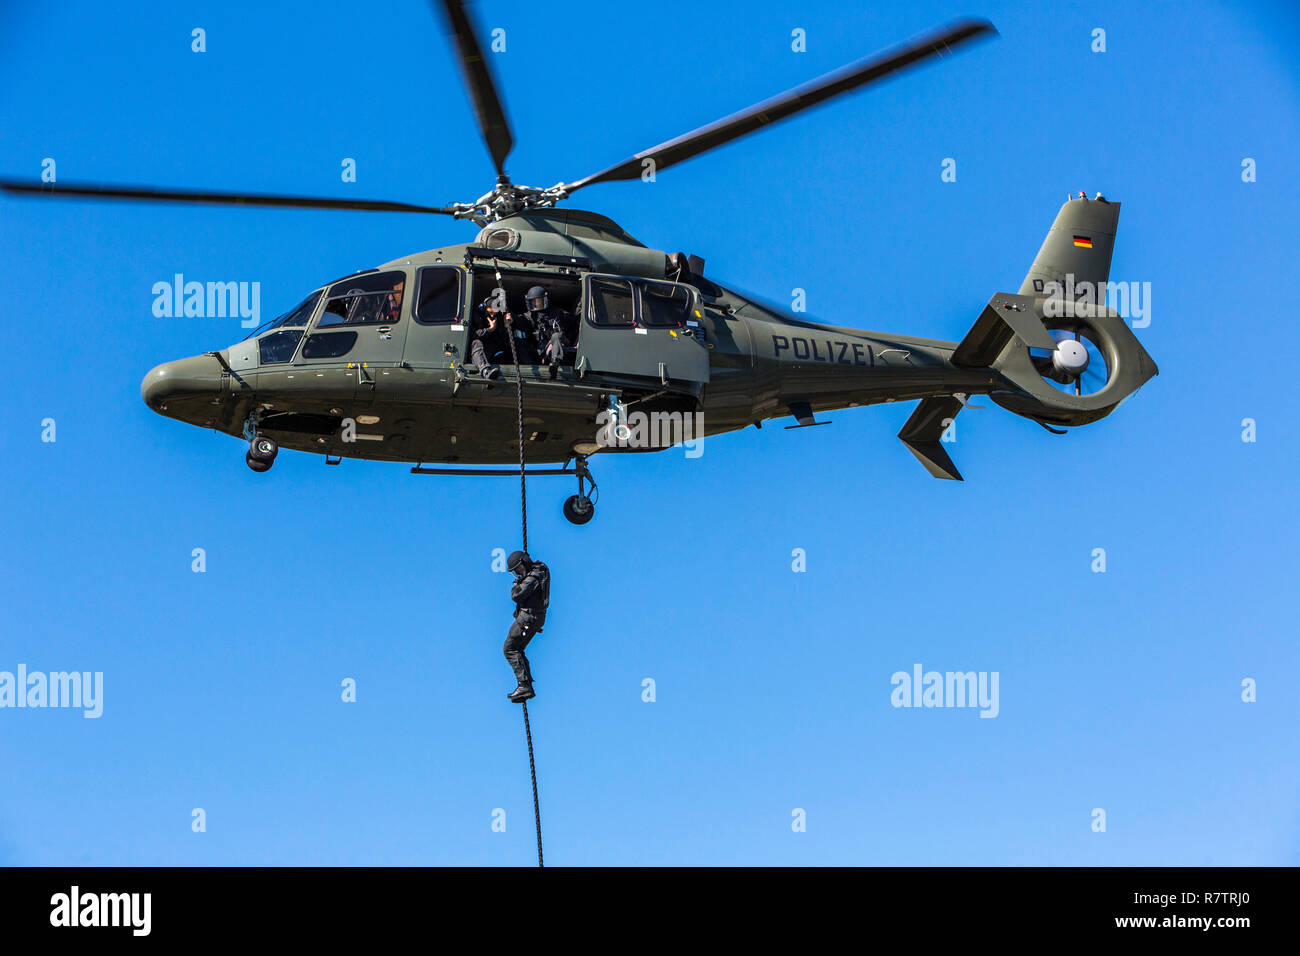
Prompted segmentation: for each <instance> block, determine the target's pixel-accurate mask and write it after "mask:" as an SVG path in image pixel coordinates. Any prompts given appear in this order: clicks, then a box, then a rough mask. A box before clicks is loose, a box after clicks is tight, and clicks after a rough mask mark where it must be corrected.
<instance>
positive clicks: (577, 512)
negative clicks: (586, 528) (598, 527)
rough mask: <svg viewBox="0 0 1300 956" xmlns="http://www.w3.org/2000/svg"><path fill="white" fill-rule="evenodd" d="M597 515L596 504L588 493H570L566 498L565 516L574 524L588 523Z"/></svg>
mask: <svg viewBox="0 0 1300 956" xmlns="http://www.w3.org/2000/svg"><path fill="white" fill-rule="evenodd" d="M595 515H596V506H595V504H593V503H592V500H591V499H590V498H588V497H587V496H586V495H570V496H569V497H568V498H566V499H565V500H564V517H566V518H568V519H569V520H570V521H571V522H573V523H574V524H586V523H587V522H588V521H590V520H591V519H592V518H594V517H595Z"/></svg>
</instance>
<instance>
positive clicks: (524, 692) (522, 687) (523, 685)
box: [506, 681, 537, 704]
mask: <svg viewBox="0 0 1300 956" xmlns="http://www.w3.org/2000/svg"><path fill="white" fill-rule="evenodd" d="M536 696H537V695H536V694H534V693H533V684H532V681H520V683H519V686H518V687H516V688H515V689H514V690H513V691H511V692H510V693H509V694H507V695H506V697H507V698H509V699H510V700H512V701H514V702H515V703H516V704H522V703H523V702H524V701H526V700H532V699H533V698H534V697H536Z"/></svg>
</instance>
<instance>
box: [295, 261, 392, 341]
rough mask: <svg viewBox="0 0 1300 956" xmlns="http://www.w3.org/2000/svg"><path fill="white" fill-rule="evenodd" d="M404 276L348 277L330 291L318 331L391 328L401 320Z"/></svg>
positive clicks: (369, 275)
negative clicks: (384, 326)
mask: <svg viewBox="0 0 1300 956" xmlns="http://www.w3.org/2000/svg"><path fill="white" fill-rule="evenodd" d="M405 290H406V273H405V272H402V271H400V270H394V271H391V272H372V273H368V274H366V275H359V276H352V277H351V278H348V279H344V280H343V281H342V282H336V283H334V285H332V286H331V287H330V290H329V298H328V300H327V301H326V303H325V311H323V312H322V313H321V317H320V319H319V321H317V323H316V327H317V328H318V329H326V328H331V327H337V326H341V325H393V324H395V323H396V322H397V320H398V319H400V318H401V317H402V296H403V294H404V293H405Z"/></svg>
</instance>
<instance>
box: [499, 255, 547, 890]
mask: <svg viewBox="0 0 1300 956" xmlns="http://www.w3.org/2000/svg"><path fill="white" fill-rule="evenodd" d="M500 279H501V273H500V272H498V273H497V281H500ZM506 332H507V333H508V335H509V338H510V358H511V360H512V361H513V362H514V363H515V408H516V411H517V413H518V419H519V511H520V517H521V524H522V526H523V537H524V546H523V550H524V551H527V550H528V486H527V484H526V481H527V478H526V475H527V469H526V466H525V464H524V374H523V370H522V369H520V367H519V352H518V351H517V350H516V349H515V328H514V322H513V320H511V319H507V320H506ZM522 704H523V708H524V734H525V735H526V736H527V737H528V773H529V775H530V776H531V777H532V778H533V819H534V821H536V824H537V865H538V866H539V867H542V866H545V864H544V863H543V862H542V808H541V804H540V803H539V802H538V799H537V764H536V763H535V762H534V760H533V728H532V725H531V724H530V723H529V722H528V701H526V700H525V701H522Z"/></svg>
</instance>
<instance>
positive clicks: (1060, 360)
mask: <svg viewBox="0 0 1300 956" xmlns="http://www.w3.org/2000/svg"><path fill="white" fill-rule="evenodd" d="M1052 367H1053V368H1054V369H1055V370H1056V371H1057V372H1058V373H1059V374H1061V375H1066V376H1069V377H1071V378H1074V377H1076V376H1078V375H1082V374H1083V373H1084V372H1085V371H1086V370H1087V368H1088V350H1087V349H1086V348H1085V347H1084V344H1083V343H1082V342H1080V341H1079V340H1078V339H1063V340H1062V341H1060V342H1058V343H1057V344H1056V351H1055V352H1054V353H1053V354H1052Z"/></svg>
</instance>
